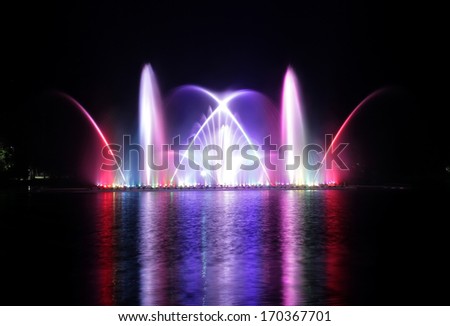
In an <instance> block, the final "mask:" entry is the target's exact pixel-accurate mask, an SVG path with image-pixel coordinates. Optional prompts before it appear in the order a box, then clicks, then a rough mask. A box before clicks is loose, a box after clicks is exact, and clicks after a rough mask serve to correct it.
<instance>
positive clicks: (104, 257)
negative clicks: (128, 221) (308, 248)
mask: <svg viewBox="0 0 450 326" xmlns="http://www.w3.org/2000/svg"><path fill="white" fill-rule="evenodd" d="M115 196H116V193H115V192H104V193H102V194H99V196H98V197H97V198H99V206H100V221H99V223H100V237H99V249H98V256H99V262H98V266H99V267H98V278H99V288H100V293H99V294H100V298H99V299H100V305H106V306H110V305H114V304H115V298H114V292H115V280H114V278H115V261H114V260H115V252H114V247H115V235H114V231H113V228H114V224H115Z"/></svg>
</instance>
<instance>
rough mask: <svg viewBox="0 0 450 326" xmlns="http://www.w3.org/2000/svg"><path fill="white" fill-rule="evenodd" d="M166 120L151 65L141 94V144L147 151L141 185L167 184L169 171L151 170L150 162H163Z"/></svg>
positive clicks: (145, 69) (142, 83)
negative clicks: (163, 116) (163, 117)
mask: <svg viewBox="0 0 450 326" xmlns="http://www.w3.org/2000/svg"><path fill="white" fill-rule="evenodd" d="M165 140H166V139H165V135H164V119H162V101H161V96H160V93H159V89H158V84H157V82H156V78H155V74H154V73H153V70H152V68H151V66H150V65H145V66H144V68H143V69H142V75H141V88H140V92H139V144H141V146H143V147H144V149H146V151H145V153H147V154H148V153H150V155H145V160H144V162H145V166H144V171H141V173H140V183H141V184H145V185H150V186H152V187H155V186H158V185H160V184H162V183H166V182H167V180H166V178H167V176H166V175H167V171H154V170H152V169H150V165H149V160H150V159H152V160H153V162H155V164H158V163H160V162H162V160H163V155H164V152H163V147H162V145H163V144H167V143H166V142H165Z"/></svg>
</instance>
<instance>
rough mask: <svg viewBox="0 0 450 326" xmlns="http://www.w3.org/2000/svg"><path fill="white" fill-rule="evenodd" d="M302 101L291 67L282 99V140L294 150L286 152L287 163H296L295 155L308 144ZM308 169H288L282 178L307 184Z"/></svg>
mask: <svg viewBox="0 0 450 326" xmlns="http://www.w3.org/2000/svg"><path fill="white" fill-rule="evenodd" d="M302 114H303V112H302V107H301V102H300V91H299V85H298V81H297V77H296V76H295V73H294V70H293V69H292V68H291V67H289V68H288V70H287V71H286V75H285V76H284V84H283V94H282V100H281V129H280V130H281V141H282V144H286V145H291V146H292V150H290V151H287V152H286V155H287V157H286V163H287V164H289V165H293V164H294V157H295V156H300V155H302V151H303V148H304V147H305V146H306V145H307V140H306V130H305V124H304V123H303V115H302ZM307 172H308V171H307V170H306V169H305V167H304V166H303V165H300V167H299V168H297V169H295V170H294V169H293V170H286V174H285V176H284V178H283V179H282V180H283V181H282V182H284V183H288V184H293V185H307V184H309V180H308V173H307Z"/></svg>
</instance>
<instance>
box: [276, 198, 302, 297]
mask: <svg viewBox="0 0 450 326" xmlns="http://www.w3.org/2000/svg"><path fill="white" fill-rule="evenodd" d="M298 195H299V193H298V191H286V192H285V193H283V196H281V205H280V206H281V232H280V233H281V237H282V239H281V240H282V244H281V255H282V287H283V305H284V306H295V305H299V304H300V302H301V299H302V298H301V294H300V288H301V285H302V279H301V265H300V264H299V263H298V262H299V261H301V259H302V253H301V250H300V248H301V247H300V243H299V235H298V224H299V222H300V219H301V216H300V215H299V214H298V212H301V208H298V205H299V203H300V201H299V196H298Z"/></svg>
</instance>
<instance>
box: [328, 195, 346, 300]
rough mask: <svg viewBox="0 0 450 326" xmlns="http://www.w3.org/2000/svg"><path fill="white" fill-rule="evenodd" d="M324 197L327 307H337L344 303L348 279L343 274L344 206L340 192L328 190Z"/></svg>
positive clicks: (344, 201)
mask: <svg viewBox="0 0 450 326" xmlns="http://www.w3.org/2000/svg"><path fill="white" fill-rule="evenodd" d="M324 196H325V223H326V239H327V242H326V275H327V284H326V285H327V290H328V293H329V296H328V302H327V304H329V305H337V304H342V303H343V302H345V300H343V299H345V298H343V297H342V296H343V294H344V293H345V284H347V282H348V281H349V280H348V277H347V274H348V273H346V272H345V258H346V256H347V254H348V252H347V248H346V246H345V243H344V237H345V230H344V223H345V222H346V221H345V217H346V216H345V215H344V212H345V205H346V202H347V201H346V200H342V199H343V198H342V192H341V191H338V190H336V191H335V190H329V191H325V192H324Z"/></svg>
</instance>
